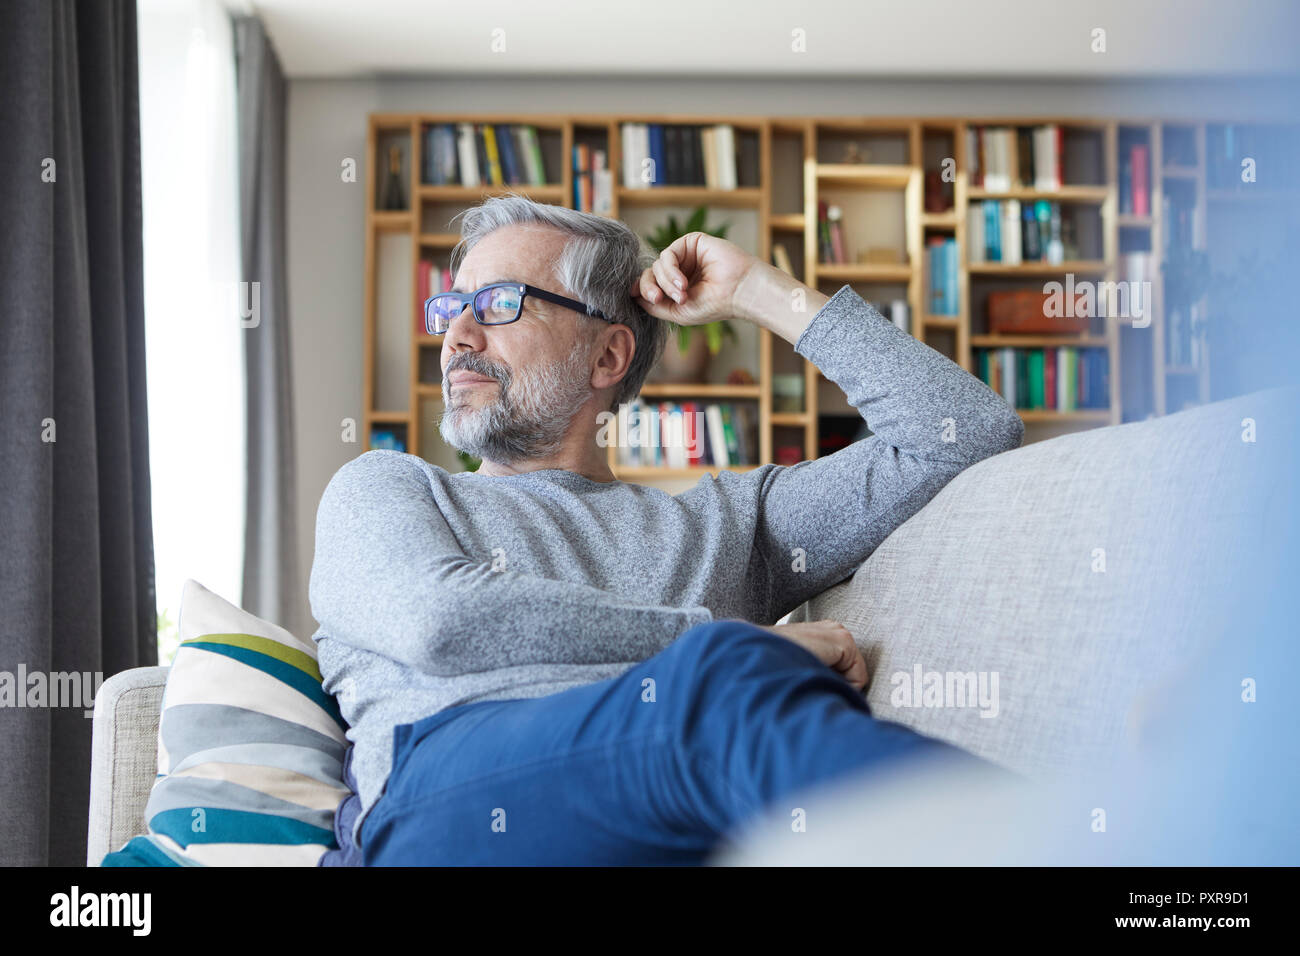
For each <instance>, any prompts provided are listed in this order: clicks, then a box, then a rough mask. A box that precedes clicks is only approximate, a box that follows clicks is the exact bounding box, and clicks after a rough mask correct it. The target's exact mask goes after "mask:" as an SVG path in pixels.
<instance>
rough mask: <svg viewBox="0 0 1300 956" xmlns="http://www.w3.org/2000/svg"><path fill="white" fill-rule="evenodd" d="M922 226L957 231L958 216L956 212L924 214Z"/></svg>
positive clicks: (922, 215)
mask: <svg viewBox="0 0 1300 956" xmlns="http://www.w3.org/2000/svg"><path fill="white" fill-rule="evenodd" d="M921 225H922V226H927V227H932V228H936V229H956V228H957V214H956V213H955V212H927V213H922V214H921Z"/></svg>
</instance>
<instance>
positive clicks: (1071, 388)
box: [975, 346, 1110, 412]
mask: <svg viewBox="0 0 1300 956" xmlns="http://www.w3.org/2000/svg"><path fill="white" fill-rule="evenodd" d="M975 363H976V370H975V371H976V374H977V375H979V377H980V379H981V380H982V381H983V382H984V384H986V385H988V386H989V388H991V389H993V390H994V391H995V392H997V393H998V394H999V395H1001V396H1002V397H1003V398H1004V399H1006V400H1007V401H1008V402H1009V403H1010V404H1011V405H1012V406H1014V407H1015V408H1020V409H1039V408H1043V409H1055V410H1056V411H1062V412H1068V411H1074V410H1075V409H1080V408H1108V407H1110V361H1109V358H1108V356H1107V354H1106V350H1105V349H1103V348H1084V349H1080V348H1075V347H1073V346H1062V347H1060V348H1046V349H1016V348H998V349H977V350H976V352H975Z"/></svg>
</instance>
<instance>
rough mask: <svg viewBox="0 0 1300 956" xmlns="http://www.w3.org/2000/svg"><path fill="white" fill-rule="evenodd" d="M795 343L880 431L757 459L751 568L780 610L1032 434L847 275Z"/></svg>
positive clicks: (826, 583) (835, 576)
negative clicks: (813, 453) (812, 452)
mask: <svg viewBox="0 0 1300 956" xmlns="http://www.w3.org/2000/svg"><path fill="white" fill-rule="evenodd" d="M795 351H796V352H798V353H799V354H800V355H802V356H804V358H806V359H808V360H809V361H810V362H812V363H813V364H814V365H816V366H817V367H818V368H819V369H821V371H822V372H824V373H825V374H826V376H827V378H829V379H830V380H831V381H833V382H835V384H837V385H838V386H839V387H840V388H841V389H843V391H844V394H845V396H846V397H847V399H848V401H849V403H850V404H851V405H853V407H854V408H856V409H857V410H858V412H859V413H860V414H861V415H862V418H863V420H864V421H865V422H866V423H867V425H868V427H870V429H871V430H872V432H873V434H872V435H870V436H868V437H866V438H864V439H862V440H860V441H857V442H855V443H853V444H852V445H850V446H849V447H847V448H843V449H841V450H839V451H837V452H835V453H834V454H832V455H827V456H826V457H824V458H819V459H817V460H816V461H806V462H800V463H799V464H797V465H793V466H790V467H779V466H768V467H767V468H766V469H760V471H763V472H765V473H764V474H762V475H761V478H759V479H758V480H761V481H762V487H761V489H760V494H759V500H760V514H759V520H758V523H757V526H756V531H755V541H754V546H755V549H756V550H757V551H758V552H759V555H758V557H759V558H760V560H758V561H756V562H755V565H754V568H755V572H756V573H759V574H764V575H766V577H767V583H766V592H767V593H768V594H769V595H770V596H771V597H770V600H771V604H770V607H769V610H768V613H769V615H770V616H771V619H772V620H777V619H779V618H780V617H781V616H782V615H784V614H785V613H786V612H788V611H789V610H791V609H792V608H794V607H797V606H798V605H799V604H801V603H802V602H803V601H805V600H807V599H808V598H810V597H812V596H814V595H816V594H818V593H820V592H821V591H823V590H825V589H826V588H828V587H830V586H831V585H833V584H835V583H836V582H838V581H841V580H843V579H844V578H845V577H847V576H848V575H850V574H852V573H853V571H854V570H855V569H856V567H857V566H858V565H859V564H861V563H862V562H863V561H864V560H866V558H867V557H868V556H869V555H870V554H871V552H872V551H874V550H875V549H876V548H877V547H878V546H879V545H880V543H881V542H882V541H884V540H885V538H886V537H888V536H889V534H890V532H892V531H893V530H894V529H895V528H897V527H898V526H899V525H901V524H902V523H903V522H904V521H906V520H907V519H908V518H910V517H911V516H912V515H914V514H915V513H916V512H917V511H919V510H920V509H921V507H922V506H924V505H925V503H926V502H928V501H929V500H930V499H931V498H933V497H934V496H935V495H936V494H938V492H939V491H940V490H941V489H942V488H943V486H944V485H946V484H947V483H948V482H949V481H951V480H952V479H953V478H954V477H955V476H956V475H957V474H958V473H959V472H961V471H962V470H963V469H965V468H968V467H969V466H971V465H973V464H975V463H976V462H978V461H981V460H983V459H985V458H988V457H990V456H992V455H996V454H998V453H999V452H1003V451H1007V450H1009V449H1012V448H1017V447H1019V445H1020V441H1021V438H1022V436H1023V434H1024V423H1023V422H1022V421H1021V420H1020V417H1019V416H1018V415H1016V413H1015V411H1014V410H1013V409H1012V408H1011V407H1010V406H1009V405H1008V404H1007V403H1006V401H1004V400H1003V399H1002V398H1001V396H999V395H998V394H997V393H996V392H994V391H993V390H992V389H990V388H989V387H988V386H987V385H985V384H984V383H983V382H981V381H980V380H979V379H977V378H976V377H975V376H973V375H971V374H970V373H969V372H966V371H965V370H964V369H962V368H961V367H960V366H958V365H957V364H956V363H954V362H952V361H950V360H949V359H948V358H946V357H945V356H943V355H941V354H939V353H938V352H936V351H935V350H934V349H932V348H930V347H929V346H928V345H925V344H924V343H923V342H920V341H919V340H917V339H916V338H914V337H913V336H911V335H909V334H907V333H906V332H904V331H902V330H901V329H899V328H898V327H897V326H895V325H894V324H893V323H892V322H889V321H888V320H886V319H885V318H884V317H882V316H881V315H880V313H879V312H877V311H876V310H875V309H874V308H872V307H871V306H870V305H869V304H868V303H866V302H865V301H863V300H862V298H861V297H860V296H859V295H858V294H857V293H856V292H854V291H853V289H852V288H850V287H849V286H847V285H845V286H843V287H841V288H840V290H839V291H838V292H836V293H835V295H834V296H832V297H831V298H830V299H829V300H828V301H827V302H825V304H824V305H822V306H821V308H820V309H819V310H818V311H817V312H816V313H815V315H814V316H813V318H812V320H811V321H810V322H808V323H807V325H806V326H805V327H804V329H803V331H802V332H801V333H800V334H799V336H798V338H797V340H796V341H795ZM796 549H800V550H799V551H796ZM798 555H803V556H804V559H803V561H797V560H796V557H797V556H798ZM796 569H798V570H796ZM756 583H759V584H761V582H756ZM760 623H763V622H760Z"/></svg>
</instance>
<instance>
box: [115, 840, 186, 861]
mask: <svg viewBox="0 0 1300 956" xmlns="http://www.w3.org/2000/svg"><path fill="white" fill-rule="evenodd" d="M99 865H100V866H197V865H198V864H196V863H188V864H184V863H179V862H177V861H176V860H174V859H172V857H171V856H169V855H168V854H167V852H166V851H165V850H163V849H162V848H161V847H158V846H155V845H154V843H153V841H152V840H150V839H149V837H144V836H138V837H132V838H131V839H130V840H128V841H127V842H126V845H125V846H123V847H122V849H120V850H117V851H115V852H113V853H110V854H108V856H106V857H104V859H103V860H102V861H101V862H100V864H99Z"/></svg>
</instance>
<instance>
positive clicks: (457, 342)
mask: <svg viewBox="0 0 1300 956" xmlns="http://www.w3.org/2000/svg"><path fill="white" fill-rule="evenodd" d="M485 343H486V338H485V337H484V335H483V326H481V325H479V324H478V323H477V322H475V321H474V309H473V307H472V306H470V305H468V304H467V305H466V306H465V308H463V309H461V311H460V314H459V315H457V316H455V317H454V318H452V320H451V321H450V322H449V323H447V331H446V332H444V333H443V339H442V344H443V347H444V348H447V347H448V346H450V347H451V349H452V351H460V350H461V349H469V350H472V351H482V349H483V346H484V344H485Z"/></svg>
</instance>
